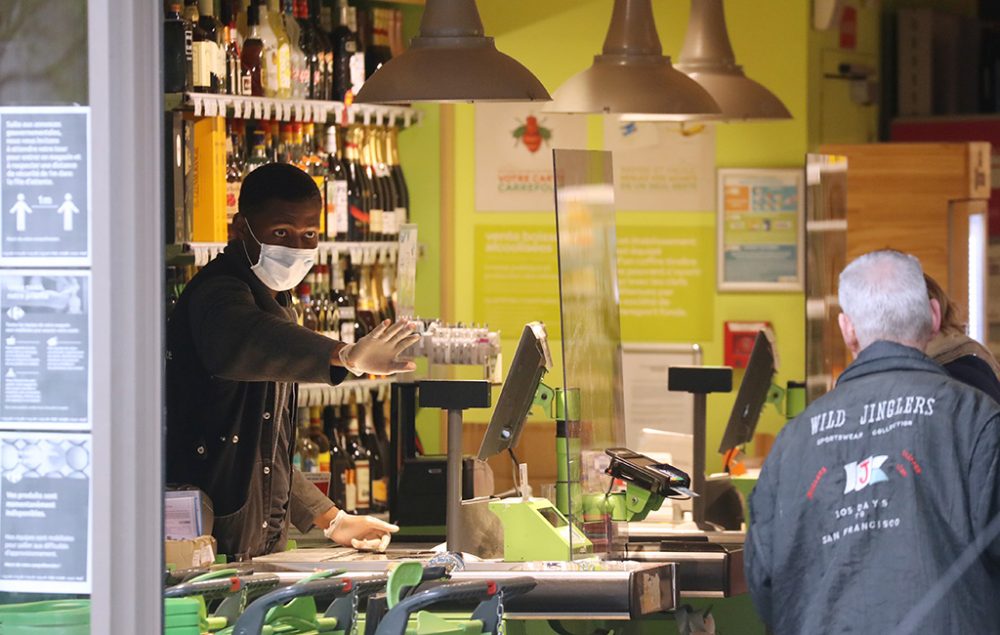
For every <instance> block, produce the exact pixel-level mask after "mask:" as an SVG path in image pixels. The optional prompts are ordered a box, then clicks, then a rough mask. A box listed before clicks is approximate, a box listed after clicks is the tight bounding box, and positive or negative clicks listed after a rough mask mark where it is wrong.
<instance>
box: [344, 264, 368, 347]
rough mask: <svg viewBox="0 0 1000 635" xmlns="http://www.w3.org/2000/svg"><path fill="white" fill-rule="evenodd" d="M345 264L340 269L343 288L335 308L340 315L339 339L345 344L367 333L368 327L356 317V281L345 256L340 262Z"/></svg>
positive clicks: (353, 341) (355, 340)
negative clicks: (343, 282) (343, 283)
mask: <svg viewBox="0 0 1000 635" xmlns="http://www.w3.org/2000/svg"><path fill="white" fill-rule="evenodd" d="M344 261H346V263H347V264H346V265H345V267H344V269H343V270H342V273H343V277H344V281H345V288H344V291H343V292H342V293H341V294H339V295H338V296H337V310H338V313H339V315H340V323H339V330H340V341H341V342H344V343H345V344H353V343H355V342H357V341H358V340H360V339H361V338H362V337H364V336H365V335H367V334H368V328H367V327H366V325H365V324H364V323H363V322H362V321H361V320H360V319H359V318H358V283H357V279H356V277H355V274H354V272H353V271H351V267H350V261H348V260H346V256H345V257H344V260H342V262H344Z"/></svg>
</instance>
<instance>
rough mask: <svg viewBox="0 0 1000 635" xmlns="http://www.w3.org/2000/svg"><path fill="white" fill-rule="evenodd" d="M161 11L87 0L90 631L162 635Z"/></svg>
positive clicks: (121, 0)
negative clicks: (90, 299)
mask: <svg viewBox="0 0 1000 635" xmlns="http://www.w3.org/2000/svg"><path fill="white" fill-rule="evenodd" d="M162 10H163V8H162V3H161V2H135V1H134V0H88V7H87V35H88V37H87V42H88V51H89V61H88V75H89V92H90V106H91V140H92V141H91V147H92V149H93V150H92V153H91V154H92V156H91V174H92V188H93V210H94V213H93V224H92V230H93V242H92V251H93V268H92V275H93V325H94V326H93V340H92V342H93V350H92V355H93V360H94V363H93V372H94V377H93V379H94V381H93V386H94V395H93V401H94V409H93V412H94V422H93V449H94V454H93V498H92V500H93V502H92V504H93V527H92V536H93V539H92V541H93V549H92V555H91V557H92V572H93V573H92V579H93V587H92V593H91V601H92V611H91V632H92V633H159V632H162V624H163V620H162V572H161V571H162V567H163V555H162V552H163V539H162V520H161V519H162V487H163V460H162V452H163V448H162V445H163V444H162V440H161V439H162V430H163V388H162V386H163V350H164V349H163V315H164V313H163V293H162V287H163V252H164V245H163V191H162V190H163V185H162V180H163V178H162V159H161V157H162V154H163V152H162V133H161V129H162V121H163V95H162V79H161V70H160V69H161V56H162V45H161V37H162V36H161V30H162V21H163V15H162Z"/></svg>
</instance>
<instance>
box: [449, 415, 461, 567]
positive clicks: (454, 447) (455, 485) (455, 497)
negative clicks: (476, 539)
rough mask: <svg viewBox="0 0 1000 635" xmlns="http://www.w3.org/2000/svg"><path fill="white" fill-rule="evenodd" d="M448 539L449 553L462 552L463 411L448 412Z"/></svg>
mask: <svg viewBox="0 0 1000 635" xmlns="http://www.w3.org/2000/svg"><path fill="white" fill-rule="evenodd" d="M446 510H447V515H446V538H447V544H448V550H449V551H461V548H460V545H459V543H460V535H461V531H462V519H461V514H462V411H461V410H449V411H448V502H447V507H446Z"/></svg>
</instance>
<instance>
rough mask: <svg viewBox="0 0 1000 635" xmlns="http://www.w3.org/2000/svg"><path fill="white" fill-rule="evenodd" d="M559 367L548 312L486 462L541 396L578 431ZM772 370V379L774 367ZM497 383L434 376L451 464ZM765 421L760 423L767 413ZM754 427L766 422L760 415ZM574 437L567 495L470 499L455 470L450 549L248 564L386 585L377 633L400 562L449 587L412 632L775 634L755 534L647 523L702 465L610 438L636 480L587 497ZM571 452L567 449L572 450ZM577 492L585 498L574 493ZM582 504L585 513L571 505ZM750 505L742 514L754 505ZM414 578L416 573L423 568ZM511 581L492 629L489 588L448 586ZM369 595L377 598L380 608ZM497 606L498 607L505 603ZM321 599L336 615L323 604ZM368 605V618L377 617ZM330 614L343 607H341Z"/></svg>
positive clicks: (527, 332) (621, 473)
mask: <svg viewBox="0 0 1000 635" xmlns="http://www.w3.org/2000/svg"><path fill="white" fill-rule="evenodd" d="M768 352H769V351H768ZM550 367H551V358H550V356H549V352H548V346H547V341H546V333H545V329H544V327H543V326H542V325H541V324H540V323H532V324H529V325H528V326H526V327H525V329H524V332H523V333H522V337H521V340H520V342H519V346H518V348H517V352H516V354H515V357H514V361H513V362H512V364H511V369H510V372H509V374H508V378H507V381H506V383H505V384H504V387H503V390H502V392H501V394H500V397H499V400H498V402H497V407H496V409H495V410H494V415H493V418H492V419H491V422H490V426H489V428H488V430H487V433H486V435H485V436H484V439H483V441H482V445H481V448H480V453H479V458H480V459H485V458H487V457H489V456H492V455H495V454H499V453H501V452H511V453H512V451H513V449H514V448H515V447H516V445H517V442H518V439H519V436H520V434H521V430H522V427H523V424H524V421H525V419H526V418H527V415H528V412H529V410H530V409H531V407H532V406H533V405H538V404H541V405H543V406H545V407H548V408H550V410H551V412H552V413H553V414H555V416H556V419H557V421H558V425H559V429H560V430H571V429H572V426H565V425H563V424H564V421H563V419H562V417H565V418H566V419H572V417H573V414H574V413H573V410H574V408H573V406H572V403H571V402H570V400H569V399H567V398H566V396H565V395H564V394H561V393H560V392H559V391H550V390H548V389H546V388H545V386H544V384H541V379H542V377H543V376H544V374H545V372H546V371H547V369H548V368H550ZM767 379H768V382H769V381H770V375H768V377H767ZM484 383H485V382H464V381H462V382H455V381H448V382H433V383H431V382H422V384H421V393H420V400H421V406H423V407H428V406H431V407H441V408H443V409H445V410H447V411H448V419H449V433H450V438H449V450H450V456H449V468H452V467H454V466H460V465H461V459H462V457H461V445H460V442H459V443H453V441H454V439H453V438H451V435H452V433H455V431H456V430H457V431H458V432H457V434H456V435H455V437H456V438H457V439H459V440H460V437H459V436H457V435H458V434H460V431H461V415H462V411H463V410H464V409H467V408H473V407H484V406H488V405H489V402H488V399H489V391H488V386H487V387H486V390H483V386H482V384H484ZM484 400H486V401H485V402H484ZM758 401H760V403H759V404H755V405H754V404H752V407H750V408H749V409H745V410H746V411H747V413H748V414H752V413H751V411H752V410H753V408H754V407H755V408H756V409H757V411H758V412H759V409H760V407H762V406H763V401H762V400H758ZM560 403H561V404H562V405H561V406H560V405H559V404H560ZM751 418H752V419H754V420H755V419H756V415H753V417H751ZM747 425H749V427H751V428H752V425H753V423H748V424H747ZM567 436H568V435H567ZM573 441H574V440H573V439H572V438H566V439H559V441H558V443H557V445H558V446H559V447H560V448H561V449H560V454H561V456H560V460H561V461H562V460H563V459H565V460H566V465H567V470H566V471H565V472H564V471H563V470H562V469H561V468H560V476H561V477H562V476H563V475H566V477H567V478H566V479H565V482H563V483H561V484H560V486H559V487H557V494H556V498H557V501H554V502H553V501H549V500H547V499H544V498H539V497H533V496H530V495H528V496H521V497H516V498H506V499H489V498H486V499H478V500H466V501H463V500H461V492H462V488H461V474H462V471H461V469H449V482H448V488H447V491H448V497H449V501H448V515H447V541H446V545H447V548H446V549H445V550H442V548H441V547H440V546H439V547H438V548H437V550H435V549H434V545H432V544H420V543H411V544H407V543H406V542H403V541H401V540H395V541H393V543H392V545H391V546H390V549H389V551H388V552H386V553H384V554H374V553H361V552H357V551H355V550H353V549H346V548H336V547H331V546H329V543H328V542H322V541H315V540H308V539H306V540H304V541H302V542H301V543H300V545H299V548H297V549H294V550H290V551H286V552H282V553H275V554H271V555H268V556H263V557H259V558H255V559H254V560H253V561H252V563H246V564H244V565H241V566H243V567H244V568H247V567H249V568H252V570H253V571H254V572H255V573H254V576H251V579H252V578H253V577H255V576H267V579H269V580H271V579H273V580H274V583H275V584H276V585H278V586H279V588H286V589H292V588H294V587H296V586H299V585H303V584H305V585H309V584H315V582H314V580H313V577H314V576H316V575H317V573H316V572H317V571H319V572H322V575H326V576H331V577H329V582H328V583H329V584H331V585H334V586H336V584H337V583H336V580H343V579H348V580H351V581H352V582H351V583H352V584H362V583H364V584H367V585H368V586H367V587H365V588H370V589H375V588H376V587H379V585H382V587H381V588H380V590H374V591H372V593H371V594H368V595H366V596H365V597H363V598H360V604H359V605H360V607H361V608H360V609H357V607H356V610H358V611H359V613H360V614H362V617H360V618H357V621H356V622H355V623H354V624H355V626H356V624H357V623H358V622H362V623H364V627H363V629H362V630H363V631H364V632H365V633H366V634H370V635H375V634H376V633H388V632H390V631H389V630H387V629H389V626H387V625H386V622H385V621H384V620H383V621H379V619H378V617H377V616H378V615H379V610H381V611H382V612H383V613H385V610H386V609H388V613H385V614H386V615H388V614H389V613H391V612H392V611H393V610H395V609H394V608H393V607H395V606H398V604H396V601H395V600H393V601H391V602H390V601H388V600H387V598H391V597H392V596H393V593H392V591H391V589H389V590H387V588H388V587H386V586H385V585H386V584H387V581H388V580H389V579H390V578H392V576H393V575H399V574H397V573H396V572H398V571H400V569H404V570H406V569H410V568H419V569H422V571H423V572H424V573H423V581H422V582H420V583H419V584H418V585H414V586H416V588H417V590H418V591H417V593H416V594H414V596H413V597H416V596H417V595H419V594H420V593H429V594H432V595H433V594H434V593H437V594H438V595H435V596H434V597H435V598H437V599H434V600H433V601H432V599H433V598H431V597H427V598H425V599H424V600H423V602H426V605H425V604H421V606H424V607H425V608H422V609H420V610H419V611H418V610H416V609H415V610H414V611H415V612H414V613H413V614H411V615H410V616H409V617H408V618H407V619H408V620H409V621H408V622H407V623H408V624H409V626H407V627H406V630H405V632H407V633H411V634H413V635H423V634H430V633H445V632H456V633H458V632H463V633H469V632H490V631H489V628H494V627H499V628H506V632H507V633H558V634H559V635H566V634H567V633H571V634H574V635H579V634H582V633H591V632H602V633H607V632H610V631H611V630H614V631H615V632H636V633H639V632H658V633H662V632H667V633H672V632H678V631H677V629H678V626H679V624H680V622H681V621H683V620H682V619H681V616H680V615H679V614H678V612H681V613H685V614H689V613H691V612H694V613H697V614H698V616H702V614H703V612H704V611H705V610H706V609H709V608H711V612H712V614H713V616H714V619H715V623H716V625H717V628H718V630H719V632H729V633H732V632H739V633H755V632H760V633H763V632H764V631H763V627H762V626H761V625H760V623H759V621H758V620H757V618H756V616H755V615H754V613H753V609H752V607H751V604H750V601H749V596H748V595H747V594H746V591H747V589H746V583H745V580H744V575H743V541H744V534H743V533H742V532H741V531H718V530H703V529H687V530H684V531H681V530H678V529H677V527H676V525H672V524H669V523H656V522H646V521H644V519H645V518H646V516H647V514H648V513H649V512H651V511H655V510H656V509H658V508H659V507H660V505H661V504H662V503H663V502H664V501H665V500H666V499H668V498H687V497H691V496H694V492H692V488H693V487H694V485H693V483H692V480H691V479H690V478H689V477H688V475H687V474H685V473H684V472H682V471H680V470H678V469H676V468H674V467H672V466H670V465H667V464H663V463H657V462H655V461H653V460H652V459H650V458H648V457H645V456H643V455H641V454H639V453H636V452H632V451H630V450H627V449H625V448H608V449H606V450H605V453H606V454H607V456H608V458H609V465H608V467H607V470H606V474H607V475H609V476H611V477H613V479H614V480H609V482H618V483H624V484H625V487H624V489H620V490H619V491H614V492H612V491H611V490H610V488H609V491H608V492H606V493H603V494H598V495H594V494H591V495H589V496H584V495H583V494H582V493H581V491H580V488H579V484H578V483H574V482H573V481H574V479H575V478H578V469H577V468H576V467H574V463H575V462H576V461H577V460H578V458H577V457H575V456H574V452H575V447H578V446H575V444H574V442H573ZM564 453H565V455H566V456H562V454H564ZM702 469H703V468H702ZM452 475H458V478H457V479H453V478H452ZM456 480H457V481H458V482H457V483H456V482H455V481H456ZM522 486H523V484H522ZM522 491H523V490H522ZM574 498H575V500H576V501H577V502H576V503H573V502H572V500H573V499H574ZM582 501H586V505H587V506H588V508H592V507H593V506H595V505H596V506H598V507H599V508H600V510H601V511H602V512H603V516H604V519H605V521H604V527H605V529H606V531H605V533H604V534H603V535H600V536H598V537H597V538H595V539H594V540H591V537H592V535H591V536H590V537H588V535H587V534H585V532H584V530H583V529H584V526H586V527H588V528H591V527H592V526H593V523H592V522H587V523H584V522H583V514H582V513H581V508H582V505H583V502H582ZM573 509H575V510H576V511H575V513H572V512H570V510H573ZM739 514H740V515H741V516H742V508H740V510H739ZM699 520H701V519H699ZM599 533H600V532H599ZM407 575H411V576H413V575H415V574H414V573H413V571H411V572H410V573H409V574H407ZM476 585H479V586H476ZM505 585H510V588H511V589H513V590H512V591H510V592H507V591H503V592H502V593H501V595H502V596H503V599H502V602H501V603H500V604H501V605H502V613H503V615H504V621H502V622H500V623H497V624H491V623H487V624H486V625H485V626H483V624H481V623H480V622H479V621H477V620H476V619H473V617H474V616H476V615H478V616H479V617H482V615H483V614H484V612H486V611H487V609H483V608H482V607H483V602H486V601H487V599H489V598H487V599H484V598H486V596H485V595H483V593H478V592H477V593H478V594H477V593H470V594H466V595H462V593H459V595H461V597H460V598H459V597H452V596H450V595H449V592H448V591H447V589H449V588H458V589H459V590H462V589H466V590H467V589H472V588H477V589H478V588H486V589H488V588H494V589H501V590H502V589H504V588H505ZM294 592H295V591H294V590H293V591H287V592H286V593H294ZM282 597H285V596H282ZM285 599H286V600H287V597H286V598H285ZM283 601H284V600H283ZM380 603H381V604H380ZM334 604H336V601H334ZM341 604H343V602H342V603H341ZM369 605H371V606H373V607H374V609H371V608H367V607H369ZM389 605H392V606H389ZM491 606H494V608H495V606H496V602H495V601H493V604H492V605H491ZM692 607H693V608H692ZM341 609H343V606H342V607H341ZM269 610H273V607H272V608H271V609H269ZM309 610H313V608H312V607H310V609H309ZM316 610H318V612H319V614H323V613H324V611H323V610H322V607H319V606H317V607H316ZM491 610H493V609H491ZM366 611H367V612H368V615H367V617H366V616H364V615H363V614H364V613H365V612H366ZM307 612H308V611H307ZM326 612H327V613H330V612H335V611H334V607H333V605H330V607H329V609H327V611H326ZM418 613H419V614H420V615H422V616H424V617H422V619H419V620H418V619H417V618H416V617H414V615H416V614H418ZM437 618H440V620H438V619H437ZM684 619H685V620H686V619H687V618H684ZM365 620H368V621H367V622H366V621H365ZM441 620H444V621H441ZM469 620H472V622H469ZM392 624H397V625H395V626H392V629H397V628H398V620H397V622H392ZM449 624H450V625H449ZM470 624H472V625H471V626H470ZM355 626H352V627H351V628H354V627H355ZM449 629H450V630H449ZM469 629H471V630H469ZM476 629H480V630H478V631H477V630H476ZM483 629H485V630H483ZM235 632H237V633H242V632H247V633H249V632H253V633H256V632H257V631H240V630H239V629H237V630H236V631H235ZM273 632H275V633H277V632H284V631H281V630H280V629H279V630H274V631H273ZM317 632H325V631H317ZM331 632H332V631H331ZM359 632H360V631H359ZM392 632H393V633H395V632H397V631H396V630H393V631H392ZM400 632H402V631H400ZM494 632H495V631H494Z"/></svg>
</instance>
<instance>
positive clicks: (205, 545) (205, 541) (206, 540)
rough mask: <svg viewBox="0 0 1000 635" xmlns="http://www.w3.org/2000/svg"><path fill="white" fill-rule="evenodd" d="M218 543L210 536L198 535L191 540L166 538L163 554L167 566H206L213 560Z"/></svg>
mask: <svg viewBox="0 0 1000 635" xmlns="http://www.w3.org/2000/svg"><path fill="white" fill-rule="evenodd" d="M217 549H218V545H217V544H216V542H215V538H213V537H212V536H198V537H197V538H195V539H193V540H167V541H166V542H165V543H164V555H165V558H164V559H165V560H166V562H167V566H168V567H173V568H174V569H192V568H195V567H207V566H208V565H210V564H212V563H214V562H215V552H216V550H217Z"/></svg>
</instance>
